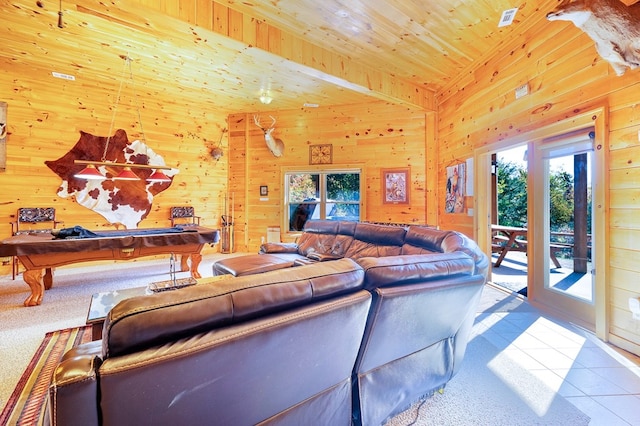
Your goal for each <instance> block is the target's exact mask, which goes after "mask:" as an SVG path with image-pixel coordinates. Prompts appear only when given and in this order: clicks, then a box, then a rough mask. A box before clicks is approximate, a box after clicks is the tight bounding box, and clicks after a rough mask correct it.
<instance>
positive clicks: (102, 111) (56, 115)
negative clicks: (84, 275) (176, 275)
mask: <svg viewBox="0 0 640 426" xmlns="http://www.w3.org/2000/svg"><path fill="white" fill-rule="evenodd" d="M133 3H136V2H133ZM144 3H145V2H144V1H140V4H142V5H144ZM198 3H199V4H203V3H208V4H209V5H211V3H210V2H198ZM158 4H164V3H158ZM46 5H49V3H46ZM153 5H154V6H157V4H156V3H155V2H153ZM67 6H68V5H65V11H66V15H65V19H66V24H67V27H65V30H64V31H59V29H57V27H55V21H56V19H55V17H56V16H55V14H54V13H53V12H52V11H50V10H44V9H43V10H40V9H38V8H37V6H36V5H35V2H34V3H31V2H27V1H22V0H19V1H15V2H12V3H11V4H8V3H5V4H3V5H0V11H3V12H4V16H5V17H6V19H5V20H4V23H5V25H7V27H8V31H7V32H3V33H2V34H0V43H1V44H2V45H3V46H4V47H3V49H1V50H0V94H1V98H0V100H2V101H4V102H7V104H8V132H9V133H8V136H7V145H6V146H7V167H6V170H4V171H0V238H4V237H8V236H10V234H11V226H10V225H9V223H10V222H11V221H13V220H15V214H16V210H17V208H18V207H44V206H52V207H55V208H56V210H57V215H58V219H60V220H63V221H64V222H65V226H74V225H81V226H84V227H87V228H90V229H109V228H113V227H114V226H113V225H111V224H109V223H107V221H106V219H104V218H103V217H102V216H100V215H98V214H97V213H94V212H93V211H91V210H88V209H86V208H84V207H81V206H80V205H78V204H77V203H75V202H74V200H73V199H63V198H60V197H59V196H57V191H58V187H59V185H60V183H61V180H60V179H59V178H58V177H57V176H56V175H55V174H54V173H53V172H52V171H51V170H50V169H49V168H48V167H46V166H45V164H44V162H45V161H47V160H55V159H57V158H59V157H61V156H62V155H64V154H65V153H66V152H67V151H68V150H69V149H70V148H72V147H73V146H74V144H75V143H76V142H77V141H78V139H79V136H80V134H79V132H80V131H81V130H82V131H86V132H89V133H92V134H96V135H104V136H106V135H107V134H108V132H109V129H110V127H111V120H112V115H113V111H114V108H115V103H116V97H117V93H118V88H119V85H120V83H121V82H122V81H123V65H124V61H123V60H122V59H121V58H120V57H119V55H118V54H119V53H126V54H128V55H129V56H130V57H132V58H142V59H140V60H135V61H134V63H133V65H132V69H133V73H134V80H135V83H132V82H131V81H129V80H128V79H126V80H125V84H124V85H123V89H122V93H121V96H120V102H119V104H118V108H117V113H116V114H115V121H114V129H117V128H123V129H125V130H126V131H127V133H128V136H129V139H130V140H134V139H135V138H139V137H140V136H141V134H140V125H139V123H138V115H137V113H138V111H137V108H136V97H137V102H139V105H140V114H141V121H142V124H143V127H144V130H145V134H146V135H145V136H146V141H147V143H148V145H149V147H150V148H152V149H153V150H154V151H155V152H157V153H159V154H160V155H162V156H163V158H164V159H165V161H166V162H167V164H168V165H170V166H175V167H177V168H179V169H180V172H179V174H178V175H177V176H176V177H175V178H174V182H173V184H172V186H171V187H170V188H169V189H168V190H166V191H165V192H163V193H161V194H159V195H158V196H157V197H156V198H155V199H154V202H153V207H152V211H151V212H150V214H149V216H148V217H147V218H146V219H144V220H143V221H142V222H141V223H140V224H139V226H140V227H158V226H168V225H169V220H168V216H169V208H170V207H171V206H176V205H192V206H194V207H195V210H196V213H197V214H198V215H200V216H202V224H203V225H204V226H210V227H219V226H220V224H221V223H220V222H221V221H220V216H221V215H222V214H224V209H225V196H227V195H229V194H233V196H234V201H235V203H234V207H233V211H234V214H235V217H234V220H235V224H236V232H237V236H236V242H237V244H236V251H238V250H251V251H255V250H257V248H258V244H259V242H260V240H261V237H262V236H265V234H266V227H267V226H272V225H280V224H281V218H280V216H279V209H280V208H281V205H280V201H279V200H280V198H281V196H282V191H281V187H282V182H281V181H282V178H281V170H282V167H284V166H298V165H308V158H309V157H308V147H309V145H310V144H318V143H331V144H333V145H334V153H333V158H334V163H335V164H359V165H364V175H365V176H366V179H367V181H366V188H367V190H366V194H365V197H366V198H365V199H366V200H367V205H366V206H364V207H363V211H364V212H366V216H365V217H363V219H367V220H376V221H393V222H415V223H425V222H427V212H426V208H425V206H426V201H425V193H426V172H425V164H426V163H427V162H430V164H431V165H432V166H434V165H435V161H434V157H435V154H434V151H433V149H432V150H431V153H432V154H433V155H431V156H430V158H429V159H428V160H427V159H425V143H426V141H427V140H431V141H433V140H434V134H435V126H434V125H435V122H434V120H433V113H425V112H424V111H423V110H422V108H421V107H420V106H418V107H408V106H398V105H397V104H394V103H389V102H386V101H374V102H372V103H370V104H367V105H350V106H344V107H336V108H330V107H324V108H322V107H321V108H317V109H308V110H306V109H295V110H286V111H267V112H262V115H263V120H265V119H266V120H267V121H269V120H268V118H267V117H266V116H267V115H269V114H271V115H274V117H276V119H277V123H276V131H275V135H276V136H277V137H279V138H282V139H283V140H284V141H285V144H286V147H287V151H286V153H285V156H284V157H282V158H279V159H276V158H274V157H273V156H272V155H271V154H270V153H269V152H268V151H267V148H266V146H265V144H264V141H263V139H262V132H261V131H260V130H259V129H258V128H257V127H256V126H255V125H254V124H253V113H247V114H246V115H245V114H239V115H232V116H231V117H229V116H228V115H229V110H227V109H217V108H214V107H212V105H213V104H212V103H211V102H210V100H209V99H208V97H207V92H206V91H203V90H202V88H201V87H191V85H193V82H191V83H190V82H189V81H187V80H186V79H185V78H184V76H182V69H177V70H176V71H178V74H176V75H174V76H165V75H164V74H163V75H162V77H161V78H157V77H156V76H155V74H156V73H158V72H160V70H162V71H161V73H164V72H165V70H166V69H167V68H160V67H159V66H160V65H162V66H163V67H166V62H167V61H168V58H169V57H170V56H171V54H172V52H171V49H185V50H187V49H190V48H192V47H193V48H194V49H196V50H195V52H197V53H196V54H194V55H193V56H195V60H196V61H197V60H203V58H205V57H206V55H207V54H208V53H209V52H208V50H207V48H208V47H206V46H205V47H202V46H201V45H198V46H196V47H194V43H195V44H197V40H196V41H195V42H194V41H193V40H192V39H191V38H192V37H191V34H192V33H193V30H192V28H191V27H192V26H190V25H189V24H187V23H186V22H181V21H179V20H177V19H174V18H166V22H163V21H161V20H159V19H158V16H159V12H163V13H168V14H169V15H171V16H175V17H180V18H182V19H185V20H188V21H194V20H195V21H196V23H200V24H202V25H203V26H204V27H205V28H209V29H212V30H214V31H219V32H221V33H225V34H226V33H229V34H232V33H233V34H235V38H236V39H242V40H244V39H247V40H249V41H253V42H254V43H258V44H260V43H262V42H260V40H262V37H265V36H266V35H268V34H272V33H273V31H270V32H268V34H263V33H262V32H260V31H259V28H260V26H259V25H258V23H256V22H254V21H249V20H247V19H248V18H245V17H243V16H242V15H238V16H236V14H233V13H231V12H230V11H227V10H226V9H225V12H224V13H222V14H221V16H224V17H225V19H231V18H233V17H236V18H237V19H238V20H239V21H238V22H240V23H242V22H244V23H245V25H244V26H242V28H243V31H241V32H240V33H239V34H236V33H234V32H233V31H232V29H233V28H236V26H234V25H224V26H222V27H220V28H218V27H216V28H212V27H213V26H214V25H213V24H214V22H217V23H220V20H219V19H215V20H214V19H210V18H211V16H210V15H211V14H212V13H213V14H214V15H215V14H216V13H215V11H212V10H209V9H205V10H208V12H207V13H206V15H207V16H209V18H207V19H206V20H205V21H204V22H200V19H202V16H200V15H198V16H200V17H199V18H197V17H196V16H195V15H193V16H192V15H191V14H189V13H187V16H182V14H183V13H186V12H185V10H183V9H180V10H181V11H182V12H180V11H177V10H173V9H171V10H168V11H165V10H160V11H159V12H149V13H148V14H147V15H146V16H145V17H144V20H145V23H146V24H147V27H148V28H149V29H148V31H143V30H141V29H140V27H141V25H139V24H138V22H137V21H136V16H134V15H133V14H132V12H131V11H130V10H129V8H132V6H130V4H129V3H126V4H125V3H123V4H122V6H121V7H122V9H119V8H118V7H114V8H113V9H112V10H110V15H109V17H110V19H106V18H105V16H107V15H105V14H101V13H98V12H96V11H99V10H102V9H101V8H102V7H105V6H103V5H98V4H96V3H95V2H88V3H83V6H82V7H81V6H80V5H76V7H77V8H78V9H77V11H74V10H73V9H69V8H68V7H67ZM89 6H91V7H92V8H95V10H96V11H93V9H91V10H89V9H88V8H89ZM125 6H126V7H125ZM83 8H84V9H83ZM85 9H86V10H85ZM132 10H133V9H132ZM201 10H202V9H201ZM81 14H82V15H81ZM216 16H217V15H216ZM52 17H53V18H54V19H51V18H52ZM245 21H246V22H245ZM234 22H235V21H234ZM238 22H236V23H238ZM249 22H251V24H249ZM169 28H171V29H172V30H173V31H172V37H171V39H170V42H169V41H167V40H165V39H164V36H165V35H166V34H167V33H168V31H169ZM251 28H253V30H251ZM282 37H284V40H285V41H286V40H287V38H286V37H285V36H282ZM267 38H268V37H267ZM298 42H299V40H298V41H296V43H298ZM278 46H281V45H280V44H278ZM100 47H101V48H100ZM263 47H265V48H270V47H272V44H268V45H265V46H263ZM95 49H98V50H95ZM92 50H93V51H94V52H92ZM305 51H306V52H313V55H316V54H320V55H323V54H324V53H323V52H322V51H317V49H305ZM105 52H106V53H105ZM152 58H154V59H152ZM307 59H308V60H309V61H311V60H312V59H313V58H312V57H310V58H307ZM159 62H162V64H160V63H159ZM202 63H203V64H204V65H202V66H201V68H203V70H198V69H191V68H192V65H193V64H189V66H188V67H185V68H189V72H190V73H191V74H190V75H193V76H194V80H195V79H200V78H205V77H206V75H204V74H203V73H205V74H206V65H207V64H208V62H206V61H204V62H202ZM156 64H157V66H158V67H156ZM349 69H351V71H349V72H352V73H354V74H353V75H354V76H357V71H358V69H357V68H352V67H350V68H349ZM52 72H60V73H64V74H67V75H72V76H73V77H74V80H68V79H59V78H54V77H53V76H52ZM256 72H257V73H260V72H261V71H260V70H257V71H256ZM375 75H376V73H375V72H373V73H372V74H370V75H369V74H368V77H367V78H369V77H370V78H372V80H371V81H374V82H375V81H376V77H375ZM125 76H128V74H125ZM152 76H153V77H152ZM174 77H175V79H176V80H175V81H174V80H173V78H174ZM190 84H191V85H190ZM401 86H402V85H397V86H396V85H393V84H392V85H391V87H393V89H390V93H391V92H393V91H394V90H399V89H398V87H401ZM406 93H407V97H409V98H412V97H415V93H416V91H415V90H413V89H412V90H409V89H407V90H406ZM385 96H387V95H385ZM389 96H391V95H389ZM399 96H400V97H402V96H403V95H399ZM432 100H433V97H426V98H425V99H423V101H425V102H431V101H432ZM298 104H299V103H298ZM427 114H430V115H428V117H429V120H430V126H428V128H427V126H426V117H427ZM225 128H228V129H229V132H227V133H225V134H224V135H223V129H225ZM427 129H428V130H429V132H427ZM221 136H222V138H221ZM230 141H231V143H230ZM219 142H221V144H222V149H223V151H224V156H223V157H222V158H221V159H220V160H219V161H215V160H214V159H213V158H211V156H210V155H209V149H210V148H211V147H212V146H213V145H217V144H218V143H219ZM381 167H389V168H397V167H410V168H411V179H412V188H411V200H412V202H411V205H408V206H406V205H398V206H385V208H384V209H382V208H381V207H382V206H381V199H382V196H381V194H380V188H381V185H380V173H381ZM229 169H231V170H232V172H231V173H229ZM260 185H268V186H269V201H267V202H262V201H259V196H258V195H259V186H260ZM3 223H4V225H1V224H3ZM429 223H435V217H434V216H431V217H429ZM206 250H207V251H209V250H214V251H217V250H219V246H217V247H215V248H207V249H206ZM8 273H10V266H9V265H0V274H8Z"/></svg>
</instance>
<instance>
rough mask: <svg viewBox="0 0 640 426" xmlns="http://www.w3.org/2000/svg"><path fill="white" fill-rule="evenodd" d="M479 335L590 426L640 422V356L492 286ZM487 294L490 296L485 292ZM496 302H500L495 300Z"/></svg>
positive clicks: (479, 322)
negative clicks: (585, 418) (583, 416)
mask: <svg viewBox="0 0 640 426" xmlns="http://www.w3.org/2000/svg"><path fill="white" fill-rule="evenodd" d="M486 291H489V292H497V293H496V294H495V299H493V298H492V297H489V298H487V297H484V298H483V299H488V300H489V301H488V302H486V301H483V304H484V306H482V307H481V310H480V313H479V314H478V316H477V317H476V324H475V326H474V333H475V334H481V335H482V336H483V337H484V338H486V339H487V340H489V341H490V342H491V343H492V344H493V345H495V346H496V347H497V348H498V349H499V350H500V351H501V353H502V354H506V355H508V356H509V357H510V358H511V359H513V362H515V363H518V364H520V365H521V366H522V367H523V368H525V369H526V370H528V371H530V372H531V373H532V374H534V375H536V376H537V377H539V378H540V379H541V380H542V381H544V382H545V383H546V384H547V385H548V386H549V387H551V388H552V389H555V390H556V392H557V393H558V394H559V395H561V396H563V397H565V398H566V399H567V400H568V401H570V402H571V403H573V404H574V405H575V406H576V407H577V408H578V409H580V410H581V411H582V412H583V413H585V414H587V415H588V416H589V417H591V422H590V425H607V426H617V425H640V357H636V356H634V355H632V354H629V353H628V352H625V351H621V350H619V349H617V348H615V347H613V346H609V345H607V344H605V343H603V342H602V341H600V340H599V339H597V338H596V337H595V336H594V335H593V334H591V333H590V332H588V331H585V330H582V329H580V328H577V327H574V326H573V325H571V324H568V323H564V322H562V321H558V320H556V319H553V318H551V317H548V316H545V315H544V314H542V313H541V312H540V311H538V310H537V309H535V308H533V307H531V306H530V305H529V304H528V303H526V299H525V298H522V297H521V296H519V295H515V294H514V293H509V297H507V298H504V297H501V296H500V293H503V294H504V293H506V292H505V291H504V290H501V289H500V287H497V286H493V285H488V286H487V289H486ZM485 296H486V295H485ZM494 302H495V303H494Z"/></svg>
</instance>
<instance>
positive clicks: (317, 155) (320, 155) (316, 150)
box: [309, 144, 333, 164]
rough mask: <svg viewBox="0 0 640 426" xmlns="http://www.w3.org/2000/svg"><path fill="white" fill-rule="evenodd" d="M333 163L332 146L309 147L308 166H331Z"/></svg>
mask: <svg viewBox="0 0 640 426" xmlns="http://www.w3.org/2000/svg"><path fill="white" fill-rule="evenodd" d="M332 162H333V145H331V144H324V145H311V146H310V147H309V164H331V163H332Z"/></svg>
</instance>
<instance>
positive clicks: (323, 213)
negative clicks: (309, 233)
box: [285, 170, 362, 232]
mask: <svg viewBox="0 0 640 426" xmlns="http://www.w3.org/2000/svg"><path fill="white" fill-rule="evenodd" d="M360 185H361V179H360V170H340V171H337V170H331V171H310V172H305V171H296V172H289V173H285V187H286V192H285V194H286V200H285V206H286V212H285V214H286V215H287V223H288V224H289V226H288V230H289V231H294V232H295V231H301V230H302V229H303V227H304V224H305V223H306V221H307V220H309V219H328V220H352V221H358V220H360V194H361V192H362V191H361V186H360Z"/></svg>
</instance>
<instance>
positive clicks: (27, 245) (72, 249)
mask: <svg viewBox="0 0 640 426" xmlns="http://www.w3.org/2000/svg"><path fill="white" fill-rule="evenodd" d="M78 228H79V227H78ZM68 229H73V228H68ZM87 234H90V236H88V237H78V236H71V237H67V238H56V237H54V235H53V234H51V233H48V232H45V233H33V234H21V235H15V236H13V237H10V238H7V239H5V240H3V241H2V242H0V257H7V256H17V257H18V259H19V260H20V262H21V263H22V264H23V265H24V267H25V269H26V270H25V271H24V273H23V278H24V281H25V283H27V285H28V286H29V287H30V288H31V294H30V295H29V297H27V299H26V300H25V301H24V305H25V306H37V305H40V304H41V303H42V298H43V296H44V291H45V290H46V289H49V288H51V287H52V285H53V273H52V268H55V267H57V266H62V265H69V264H72V263H80V262H91V261H95V260H131V259H135V258H138V257H143V256H153V255H158V254H169V253H174V254H176V255H178V254H180V255H182V259H181V270H182V271H189V270H191V276H192V277H193V278H200V273H199V272H198V265H199V264H200V261H201V260H202V255H201V254H200V252H201V251H202V248H203V247H204V245H205V244H215V243H217V242H218V241H219V239H220V233H219V231H218V230H217V229H209V228H204V227H201V226H185V227H174V228H148V229H132V230H124V231H123V230H114V231H100V232H97V231H96V232H92V231H87ZM189 258H191V268H189V264H188V259H189Z"/></svg>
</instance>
